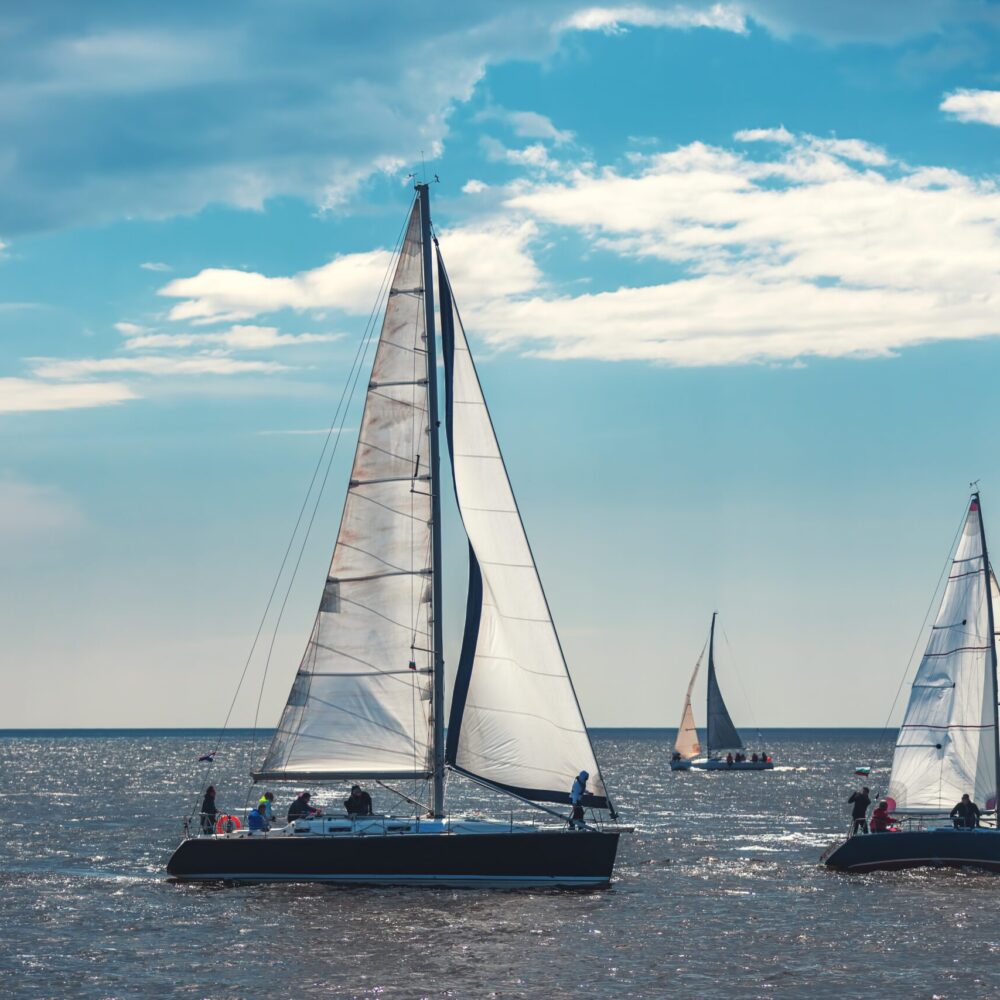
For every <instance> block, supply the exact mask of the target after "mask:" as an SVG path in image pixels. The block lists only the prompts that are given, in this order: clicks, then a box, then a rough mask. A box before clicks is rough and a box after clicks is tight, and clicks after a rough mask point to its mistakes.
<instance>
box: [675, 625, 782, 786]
mask: <svg viewBox="0 0 1000 1000" xmlns="http://www.w3.org/2000/svg"><path fill="white" fill-rule="evenodd" d="M717 617H718V614H717V613H713V614H712V625H711V628H710V630H709V633H708V684H707V703H708V711H707V719H706V726H705V751H704V755H703V754H702V748H701V744H700V742H699V740H698V730H697V728H696V726H695V721H694V711H693V710H692V708H691V695H692V693H693V691H694V683H695V680H696V679H697V677H698V669H699V667H700V666H701V657H700V656H699V657H698V662H697V663H696V664H695V667H694V672H693V673H692V674H691V680H690V681H688V686H687V692H686V693H685V695H684V709H683V711H682V712H681V724H680V726H679V727H678V729H677V737H676V739H675V740H674V750H673V754H672V756H671V760H670V767H671V770H674V771H687V770H690V769H692V768H693V769H695V770H706V771H714V770H722V769H726V770H737V771H764V770H772V769H773V767H774V765H773V762H772V761H771V760H770V759H769V758H768V757H766V756H765V755H764V754H763V753H762V754H760V755H757V754H754V755H753V757H752V758H751V759H749V760H745V759H743V757H744V756H745V755H740V754H737V755H736V757H734V756H733V755H732V754H729V755H727V757H726V759H725V760H722V759H720V758H719V757H718V753H719V751H722V750H729V751H739V750H742V749H743V740H742V738H741V737H740V734H739V731H738V730H737V728H736V726H734V725H733V720H732V718H731V717H730V715H729V709H727V708H726V703H725V701H724V700H723V697H722V691H721V689H720V688H719V680H718V677H717V676H716V672H715V620H716V618H717ZM702 654H703V655H704V649H703V650H702Z"/></svg>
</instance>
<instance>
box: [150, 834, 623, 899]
mask: <svg viewBox="0 0 1000 1000" xmlns="http://www.w3.org/2000/svg"><path fill="white" fill-rule="evenodd" d="M425 825H426V824H425ZM498 825H499V824H498ZM618 836H619V834H618V832H617V831H599V830H573V831H569V830H550V831H546V830H544V829H539V830H535V831H530V830H528V831H523V832H519V831H516V830H515V831H513V832H511V831H508V830H506V829H505V830H503V831H502V832H497V833H477V832H467V833H461V834H459V833H448V832H436V833H409V832H390V833H387V834H384V835H381V836H379V835H374V836H357V835H351V834H349V833H348V834H344V835H340V836H337V835H333V836H330V835H322V834H321V835H309V834H306V835H301V834H299V835H297V834H287V835H286V834H270V835H266V836H259V835H254V836H250V837H239V836H235V837H231V838H229V839H227V838H225V837H193V838H191V839H189V840H185V841H184V842H183V843H182V844H181V846H180V847H179V848H178V849H177V851H176V852H175V853H174V856H173V857H172V858H171V859H170V863H169V865H168V866H167V871H168V872H169V873H170V874H171V875H172V876H174V877H175V878H178V879H181V880H184V881H194V880H198V881H234V882H278V881H287V882H296V881H310V882H329V883H331V884H335V885H416V886H442V887H445V886H447V887H452V888H475V887H507V888H528V887H531V888H538V887H543V888H544V887H551V888H601V887H604V886H607V885H609V884H610V882H611V872H612V869H613V867H614V863H615V854H616V852H617V850H618Z"/></svg>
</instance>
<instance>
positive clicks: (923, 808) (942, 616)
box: [889, 494, 997, 812]
mask: <svg viewBox="0 0 1000 1000" xmlns="http://www.w3.org/2000/svg"><path fill="white" fill-rule="evenodd" d="M984 539H985V535H984V532H983V526H982V512H981V510H980V505H979V496H978V494H976V495H974V496H973V498H972V501H971V502H970V504H969V509H968V513H967V514H966V518H965V524H964V526H963V528H962V535H961V537H960V538H959V541H958V546H957V548H956V550H955V555H954V558H953V560H952V564H951V570H950V571H949V573H948V580H947V582H946V583H945V588H944V594H943V595H942V598H941V607H940V608H939V609H938V613H937V617H936V618H935V619H934V625H933V627H932V628H931V635H930V639H929V640H928V643H927V649H926V651H925V652H924V656H923V659H922V660H921V661H920V666H919V668H918V669H917V673H916V676H915V677H914V680H913V688H912V690H911V692H910V702H909V704H908V705H907V707H906V715H905V716H904V718H903V723H902V725H901V726H900V729H899V735H898V737H897V740H896V750H895V753H894V754H893V758H892V776H891V778H890V780H889V795H891V796H892V797H893V798H894V799H895V800H896V809H897V810H899V811H902V812H941V811H949V810H950V809H951V808H952V806H954V805H955V803H956V802H958V801H959V799H960V798H961V797H962V795H963V794H965V793H968V794H969V795H971V796H972V797H973V800H974V801H976V802H978V803H979V804H980V805H981V806H982V805H984V804H985V803H986V802H987V801H989V800H990V799H994V798H995V797H996V794H997V793H996V787H997V707H996V686H995V684H996V680H995V678H996V647H995V637H994V636H993V635H991V634H990V633H991V631H992V630H993V628H994V625H993V611H992V601H991V595H990V591H991V589H992V590H993V597H994V598H995V596H996V589H995V587H996V584H995V582H992V581H991V579H990V578H991V577H992V573H991V572H990V571H989V566H988V565H987V556H986V552H985V543H984Z"/></svg>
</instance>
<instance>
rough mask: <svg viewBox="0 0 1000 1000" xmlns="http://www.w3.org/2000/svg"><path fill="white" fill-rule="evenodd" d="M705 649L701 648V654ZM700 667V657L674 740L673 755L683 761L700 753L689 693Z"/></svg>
mask: <svg viewBox="0 0 1000 1000" xmlns="http://www.w3.org/2000/svg"><path fill="white" fill-rule="evenodd" d="M704 652H705V649H704V647H702V654H704ZM700 667H701V657H700V656H699V657H698V662H697V663H696V664H695V665H694V673H693V674H691V680H690V681H689V682H688V689H687V694H686V695H685V697H684V711H683V712H682V713H681V724H680V726H679V727H678V729H677V739H676V740H674V753H676V754H680V756H681V758H682V759H683V760H691V759H692V758H693V757H697V756H698V755H699V754H700V753H701V744H700V743H699V742H698V730H697V728H696V727H695V724H694V712H692V711H691V692H692V691H694V682H695V680H697V678H698V670H699V669H700Z"/></svg>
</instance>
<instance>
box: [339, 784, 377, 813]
mask: <svg viewBox="0 0 1000 1000" xmlns="http://www.w3.org/2000/svg"><path fill="white" fill-rule="evenodd" d="M344 808H345V809H346V810H347V815H348V816H371V814H372V797H371V796H370V795H369V794H368V793H367V792H366V791H364V790H363V789H362V788H361V786H360V785H351V794H350V796H349V797H348V798H346V799H344Z"/></svg>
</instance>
